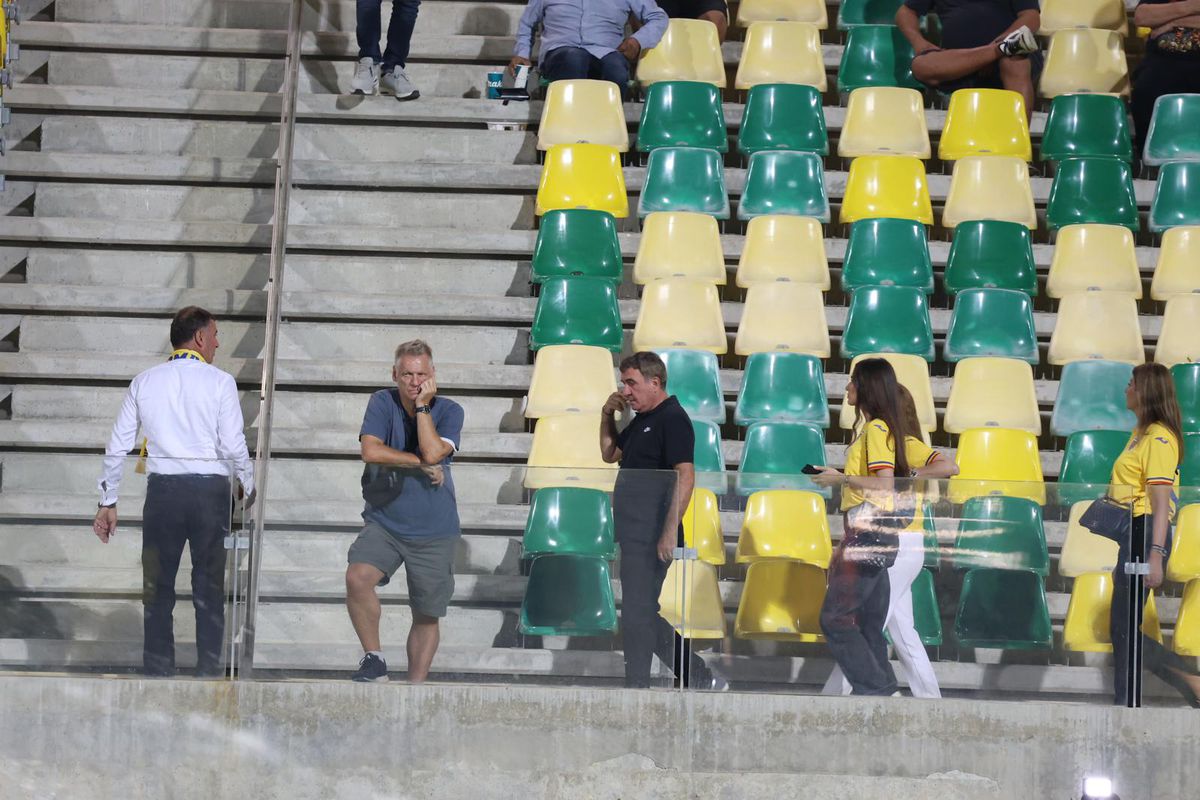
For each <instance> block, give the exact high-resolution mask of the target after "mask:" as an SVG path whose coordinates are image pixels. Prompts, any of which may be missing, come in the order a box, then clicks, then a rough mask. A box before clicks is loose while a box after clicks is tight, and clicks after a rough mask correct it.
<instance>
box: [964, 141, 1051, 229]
mask: <svg viewBox="0 0 1200 800" xmlns="http://www.w3.org/2000/svg"><path fill="white" fill-rule="evenodd" d="M976 219H1000V220H1007V221H1009V222H1017V223H1020V224H1022V225H1024V226H1025V227H1026V228H1029V229H1030V230H1031V231H1033V230H1037V211H1036V210H1035V209H1034V207H1033V189H1032V187H1031V186H1030V184H1029V165H1028V164H1026V163H1025V161H1024V160H1023V159H1021V158H1018V157H1016V156H968V157H966V158H961V159H959V160H958V161H956V162H954V173H953V175H952V176H951V178H950V193H949V194H948V195H947V196H946V207H945V208H944V209H943V211H942V226H943V227H945V228H953V227H954V226H956V225H958V223H960V222H967V221H968V220H976Z"/></svg>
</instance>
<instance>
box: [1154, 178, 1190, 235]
mask: <svg viewBox="0 0 1200 800" xmlns="http://www.w3.org/2000/svg"><path fill="white" fill-rule="evenodd" d="M1180 225H1200V161H1174V162H1172V163H1170V164H1164V165H1163V166H1162V168H1160V169H1159V171H1158V184H1157V185H1156V186H1155V187H1154V202H1153V203H1152V204H1151V205H1150V230H1152V231H1154V232H1155V233H1160V232H1162V231H1165V230H1167V229H1168V228H1175V227H1178V226H1180Z"/></svg>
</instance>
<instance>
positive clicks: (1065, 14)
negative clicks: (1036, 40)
mask: <svg viewBox="0 0 1200 800" xmlns="http://www.w3.org/2000/svg"><path fill="white" fill-rule="evenodd" d="M1041 5H1042V19H1041V27H1039V28H1038V33H1039V34H1045V35H1047V36H1049V35H1050V34H1052V33H1054V32H1056V31H1061V30H1069V29H1071V28H1098V29H1103V30H1109V31H1117V32H1118V33H1124V32H1125V25H1126V22H1125V3H1124V2H1122V0H1044V2H1043V3H1042V4H1041Z"/></svg>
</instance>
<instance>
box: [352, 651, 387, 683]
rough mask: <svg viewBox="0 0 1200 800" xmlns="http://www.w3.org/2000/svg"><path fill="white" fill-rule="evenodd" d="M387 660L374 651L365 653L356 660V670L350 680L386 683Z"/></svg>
mask: <svg viewBox="0 0 1200 800" xmlns="http://www.w3.org/2000/svg"><path fill="white" fill-rule="evenodd" d="M387 679H388V674H387V662H386V661H384V660H383V659H382V658H380V657H379V656H377V655H375V654H374V653H367V654H366V655H365V656H363V657H362V661H359V662H358V671H357V672H355V673H354V674H353V675H351V676H350V680H352V681H358V682H359V683H387Z"/></svg>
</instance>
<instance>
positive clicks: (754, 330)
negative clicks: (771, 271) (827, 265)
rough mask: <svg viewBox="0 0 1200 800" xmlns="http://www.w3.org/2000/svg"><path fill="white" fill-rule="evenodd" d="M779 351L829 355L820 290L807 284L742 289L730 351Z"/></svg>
mask: <svg viewBox="0 0 1200 800" xmlns="http://www.w3.org/2000/svg"><path fill="white" fill-rule="evenodd" d="M776 350H781V351H784V352H791V353H805V354H807V355H810V356H816V357H817V358H829V325H828V324H827V323H826V321H825V300H824V298H823V297H822V296H821V290H820V289H818V288H817V287H816V286H813V285H811V284H807V283H795V282H788V283H772V284H766V283H758V284H755V285H753V286H751V287H750V288H749V289H747V290H746V303H745V305H744V306H743V307H742V321H741V323H739V325H738V332H737V339H736V340H735V341H734V347H733V351H734V352H735V353H737V354H738V355H739V356H748V355H750V354H751V353H767V352H771V351H776Z"/></svg>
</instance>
